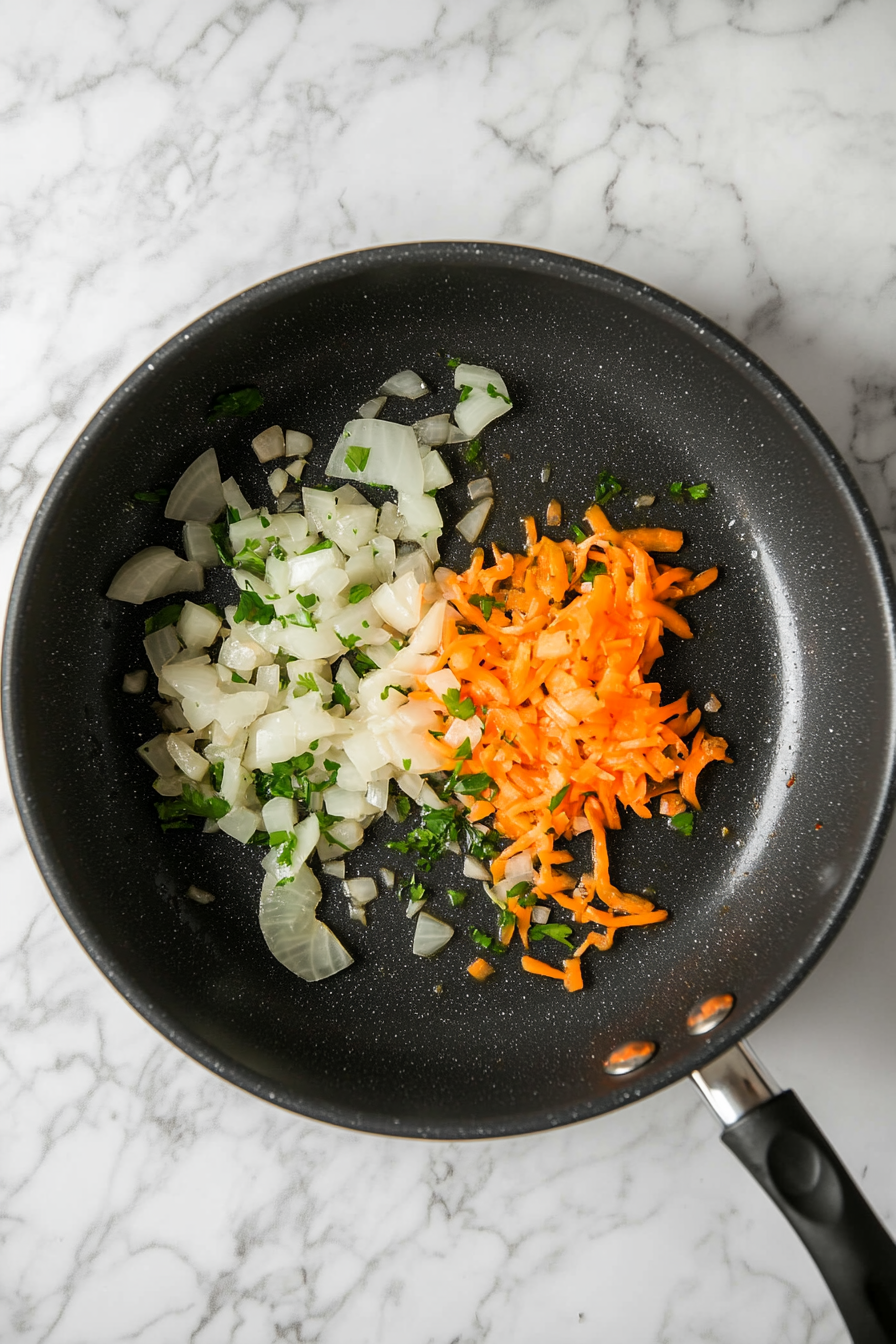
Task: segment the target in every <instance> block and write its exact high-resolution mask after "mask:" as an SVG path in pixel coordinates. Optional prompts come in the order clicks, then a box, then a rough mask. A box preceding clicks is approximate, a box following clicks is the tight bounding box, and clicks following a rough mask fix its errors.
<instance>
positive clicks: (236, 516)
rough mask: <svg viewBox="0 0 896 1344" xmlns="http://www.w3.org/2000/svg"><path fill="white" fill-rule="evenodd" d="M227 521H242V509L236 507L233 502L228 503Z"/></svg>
mask: <svg viewBox="0 0 896 1344" xmlns="http://www.w3.org/2000/svg"><path fill="white" fill-rule="evenodd" d="M227 521H228V523H238V522H239V521H240V511H239V509H235V508H234V507H233V505H232V504H228V505H227Z"/></svg>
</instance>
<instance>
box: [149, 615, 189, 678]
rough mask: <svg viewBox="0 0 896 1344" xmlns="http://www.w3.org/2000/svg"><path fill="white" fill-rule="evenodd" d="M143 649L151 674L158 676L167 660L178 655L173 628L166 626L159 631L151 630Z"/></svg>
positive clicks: (178, 650) (177, 642)
mask: <svg viewBox="0 0 896 1344" xmlns="http://www.w3.org/2000/svg"><path fill="white" fill-rule="evenodd" d="M143 647H144V649H145V650H146V656H147V658H148V659H149V662H150V666H151V667H152V670H153V672H155V674H156V676H158V675H159V673H160V672H161V670H162V668H163V667H164V666H165V664H166V663H167V662H168V660H169V658H173V657H174V655H175V654H176V653H180V640H179V639H178V637H177V634H176V632H175V629H174V626H173V625H166V626H163V627H162V629H161V630H153V632H152V634H151V635H147V636H146V638H145V639H144V641H143Z"/></svg>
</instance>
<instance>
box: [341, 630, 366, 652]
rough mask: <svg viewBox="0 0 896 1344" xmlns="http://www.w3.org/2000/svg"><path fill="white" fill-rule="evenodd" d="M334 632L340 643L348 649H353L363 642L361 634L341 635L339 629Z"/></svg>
mask: <svg viewBox="0 0 896 1344" xmlns="http://www.w3.org/2000/svg"><path fill="white" fill-rule="evenodd" d="M334 633H335V635H336V638H337V639H338V640H339V642H340V644H343V645H344V646H345V647H346V648H347V649H353V648H354V647H355V645H356V644H360V643H361V636H360V635H340V633H339V631H338V630H336V631H335V632H334Z"/></svg>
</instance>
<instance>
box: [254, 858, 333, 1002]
mask: <svg viewBox="0 0 896 1344" xmlns="http://www.w3.org/2000/svg"><path fill="white" fill-rule="evenodd" d="M319 901H320V883H319V882H318V880H317V878H316V877H315V876H314V874H313V873H312V872H311V870H310V869H309V868H307V867H305V866H303V867H302V868H301V869H300V870H299V872H298V873H297V874H296V876H295V877H294V878H291V879H289V880H287V881H286V882H285V883H284V884H283V885H282V886H279V885H275V884H274V881H273V879H272V878H271V877H268V878H266V879H265V882H264V884H263V886H262V889H261V902H260V907H259V923H260V925H261V932H262V934H263V936H264V940H265V942H266V943H267V945H268V947H269V948H270V950H271V952H272V953H273V954H274V956H275V957H276V958H277V960H278V961H280V962H282V963H283V965H284V966H286V968H287V969H288V970H290V971H292V972H293V974H294V975H297V976H299V977H300V978H301V979H302V980H308V981H317V980H325V979H326V978H327V977H328V976H330V975H335V974H336V972H337V971H342V970H344V969H345V967H346V966H350V965H351V964H352V961H353V960H354V958H353V957H352V956H351V954H350V953H349V952H347V951H346V949H345V948H344V947H343V946H342V944H341V943H340V941H339V939H338V938H337V937H336V935H335V934H334V933H333V931H332V930H331V929H328V928H327V926H326V924H322V923H321V921H320V920H319V919H317V917H316V915H315V911H316V909H317V905H318V902H319Z"/></svg>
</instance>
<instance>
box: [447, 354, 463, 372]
mask: <svg viewBox="0 0 896 1344" xmlns="http://www.w3.org/2000/svg"><path fill="white" fill-rule="evenodd" d="M445 363H446V364H447V365H448V367H449V369H456V368H457V366H458V364H462V363H463V360H460V359H456V358H455V357H454V355H447V356H446V357H445Z"/></svg>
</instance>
